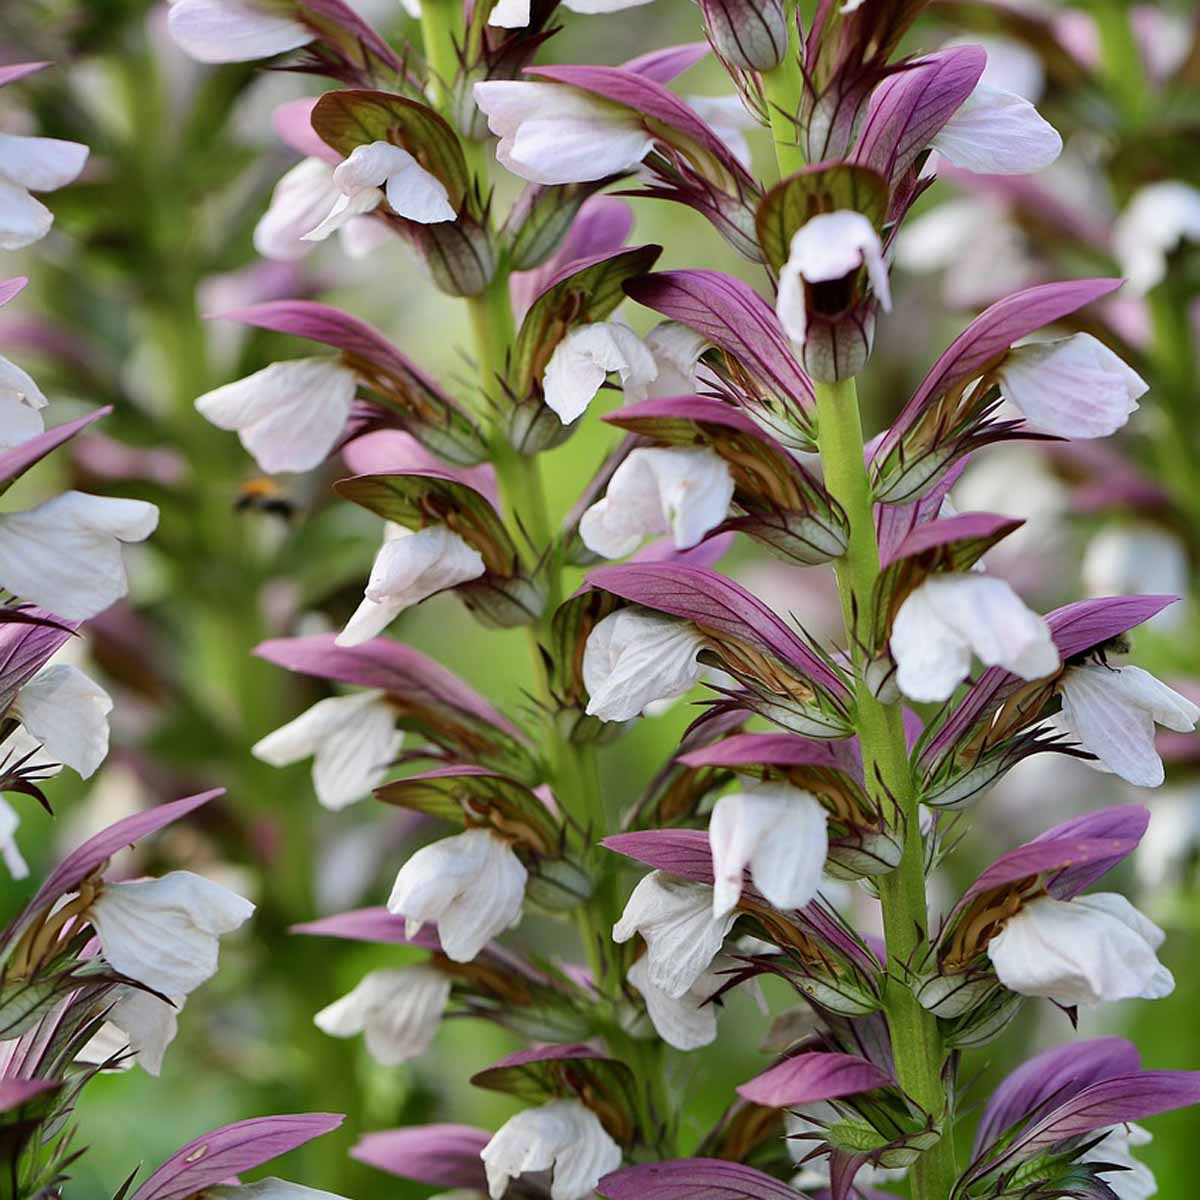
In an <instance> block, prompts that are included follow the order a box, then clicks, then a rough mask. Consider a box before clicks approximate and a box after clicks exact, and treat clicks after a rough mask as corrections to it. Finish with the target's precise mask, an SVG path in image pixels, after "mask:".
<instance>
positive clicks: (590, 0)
mask: <svg viewBox="0 0 1200 1200" xmlns="http://www.w3.org/2000/svg"><path fill="white" fill-rule="evenodd" d="M649 3H650V0H563V8H567V9H570V10H571V12H573V13H583V14H585V15H587V16H594V15H597V14H601V13H614V12H624V11H625V9H627V8H640V7H641V6H642V5H643V4H649Z"/></svg>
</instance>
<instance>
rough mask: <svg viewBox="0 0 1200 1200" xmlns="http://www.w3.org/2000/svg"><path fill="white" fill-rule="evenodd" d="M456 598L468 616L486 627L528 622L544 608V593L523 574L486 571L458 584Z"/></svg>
mask: <svg viewBox="0 0 1200 1200" xmlns="http://www.w3.org/2000/svg"><path fill="white" fill-rule="evenodd" d="M458 597H459V599H460V600H461V601H462V602H463V604H464V605H465V606H466V608H467V609H468V610H469V611H470V613H471V615H472V616H473V617H474V618H475V619H476V620H477V621H478V622H479V623H480V624H481V625H485V626H487V627H488V628H489V629H514V628H516V627H518V626H521V625H532V624H533V623H534V622H535V621H537V620H538V619H539V618H540V617H541V615H542V612H543V611H544V610H545V607H546V593H545V591H544V589H543V588H542V587H541V585H540V584H538V583H537V582H536V581H535V580H532V579H529V578H527V577H525V576H524V575H512V576H504V575H494V574H490V573H489V574H487V575H483V576H481V577H480V578H479V579H472V580H471V581H470V582H469V583H463V584H459V586H458Z"/></svg>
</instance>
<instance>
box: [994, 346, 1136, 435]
mask: <svg viewBox="0 0 1200 1200" xmlns="http://www.w3.org/2000/svg"><path fill="white" fill-rule="evenodd" d="M996 379H997V382H998V383H999V384H1000V391H1001V392H1002V393H1003V395H1004V398H1005V399H1006V400H1008V401H1009V402H1010V403H1011V404H1014V405H1016V407H1017V408H1019V409H1020V410H1021V412H1022V413H1024V415H1025V418H1026V419H1027V420H1028V421H1029V423H1030V424H1031V425H1032V426H1033V427H1034V428H1035V429H1038V430H1040V431H1041V432H1043V433H1053V434H1055V435H1057V436H1058V437H1065V438H1097V437H1107V436H1108V435H1109V434H1110V433H1114V432H1116V430H1118V429H1120V428H1121V426H1122V425H1124V424H1125V422H1126V421H1128V420H1129V416H1130V414H1131V413H1133V412H1136V411H1137V407H1138V406H1137V398H1138V397H1139V396H1142V395H1144V394H1145V392H1146V390H1147V387H1148V385H1147V384H1146V382H1145V380H1144V379H1142V377H1141V376H1140V375H1139V374H1138V373H1137V372H1136V371H1134V370H1133V369H1132V368H1131V367H1128V366H1126V365H1125V363H1123V362H1122V361H1121V360H1120V359H1119V358H1118V357H1117V356H1116V355H1115V354H1114V353H1113V352H1112V351H1111V350H1110V349H1109V348H1108V347H1107V346H1105V345H1104V344H1103V343H1102V342H1098V341H1097V340H1096V339H1095V338H1094V337H1092V335H1091V334H1090V333H1076V334H1073V335H1072V336H1071V337H1068V338H1062V339H1061V340H1059V341H1056V342H1041V343H1033V344H1031V345H1027V346H1018V347H1017V348H1016V349H1015V350H1012V351H1011V352H1010V353H1009V354H1008V356H1007V357H1006V358H1005V360H1004V362H1003V363H1002V364H1001V365H1000V367H999V369H998V370H997V371H996Z"/></svg>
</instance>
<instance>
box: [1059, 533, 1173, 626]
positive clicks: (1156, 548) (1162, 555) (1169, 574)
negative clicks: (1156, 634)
mask: <svg viewBox="0 0 1200 1200" xmlns="http://www.w3.org/2000/svg"><path fill="white" fill-rule="evenodd" d="M1080 573H1081V575H1082V577H1083V585H1084V587H1085V588H1086V589H1087V594H1088V595H1089V596H1127V595H1131V594H1137V593H1143V594H1145V593H1149V594H1152V595H1159V596H1183V595H1186V594H1187V591H1188V582H1189V575H1190V567H1189V565H1188V558H1187V552H1186V551H1185V550H1184V547H1183V543H1182V542H1181V541H1180V540H1179V538H1178V537H1176V536H1175V534H1173V533H1168V532H1167V530H1165V529H1163V528H1162V527H1161V526H1159V525H1151V524H1150V523H1149V522H1146V521H1137V522H1132V523H1130V524H1128V525H1110V526H1106V527H1105V528H1103V529H1101V530H1100V532H1099V533H1097V534H1096V535H1095V536H1094V537H1093V538H1092V539H1091V540H1090V541H1089V542H1088V544H1087V548H1086V549H1085V550H1084V552H1083V565H1082V567H1081V569H1080ZM1187 620H1188V605H1187V604H1186V603H1185V604H1170V605H1168V606H1167V607H1166V608H1164V609H1163V610H1162V611H1161V612H1158V613H1155V615H1154V616H1152V617H1151V618H1150V620H1149V621H1147V622H1146V624H1147V625H1148V626H1150V627H1151V628H1154V629H1160V630H1163V631H1164V632H1165V631H1168V630H1175V629H1179V628H1181V627H1182V626H1183V625H1184V624H1186V622H1187Z"/></svg>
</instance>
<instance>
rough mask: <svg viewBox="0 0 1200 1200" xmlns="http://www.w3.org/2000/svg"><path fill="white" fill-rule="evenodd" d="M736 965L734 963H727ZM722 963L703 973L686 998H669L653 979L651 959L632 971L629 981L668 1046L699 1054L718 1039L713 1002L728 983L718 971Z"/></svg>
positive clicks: (645, 957)
mask: <svg viewBox="0 0 1200 1200" xmlns="http://www.w3.org/2000/svg"><path fill="white" fill-rule="evenodd" d="M726 961H732V960H726ZM721 962H722V956H718V957H717V958H716V959H715V960H714V962H713V966H712V967H710V968H708V969H707V970H704V971H702V972H701V973H700V976H699V978H698V979H697V980H696V982H695V983H693V984H692V986H691V987H690V988H688V990H687V991H686V992H684V993H683V995H682V996H669V995H667V993H666V992H664V991H663V990H662V988H660V987H657V986H656V985H655V984H654V982H653V980H651V978H650V960H649V956H648V955H645V954H643V955H642V957H641V958H639V959H638V960H637V962H635V963H634V964H633V966H632V967H630V968H629V972H628V974H627V975H626V978H627V979H628V980H629V982H630V983H631V984H633V986H634V987H635V988H637V990H638V991H639V992H640V993H641V995H642V999H643V1000H644V1001H645V1002H646V1013H647V1015H648V1016H649V1017H650V1023H651V1024H652V1025H653V1026H654V1031H655V1033H657V1034H658V1036H659V1037H660V1038H662V1040H663V1041H664V1042H666V1043H667V1045H668V1046H674V1047H675V1049H676V1050H698V1049H700V1047H701V1046H708V1045H711V1044H712V1043H713V1042H715V1041H716V1039H717V1006H716V1005H715V1004H710V1003H709V999H710V997H712V996H713V994H714V993H716V992H717V991H719V990H720V989H721V987H722V985H723V984H724V983H725V982H726V981H725V979H724V977H723V976H722V975H721V974H720V973H719V972H718V971H717V970H715V969H714V968H716V967H717V966H718V965H720V963H721Z"/></svg>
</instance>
